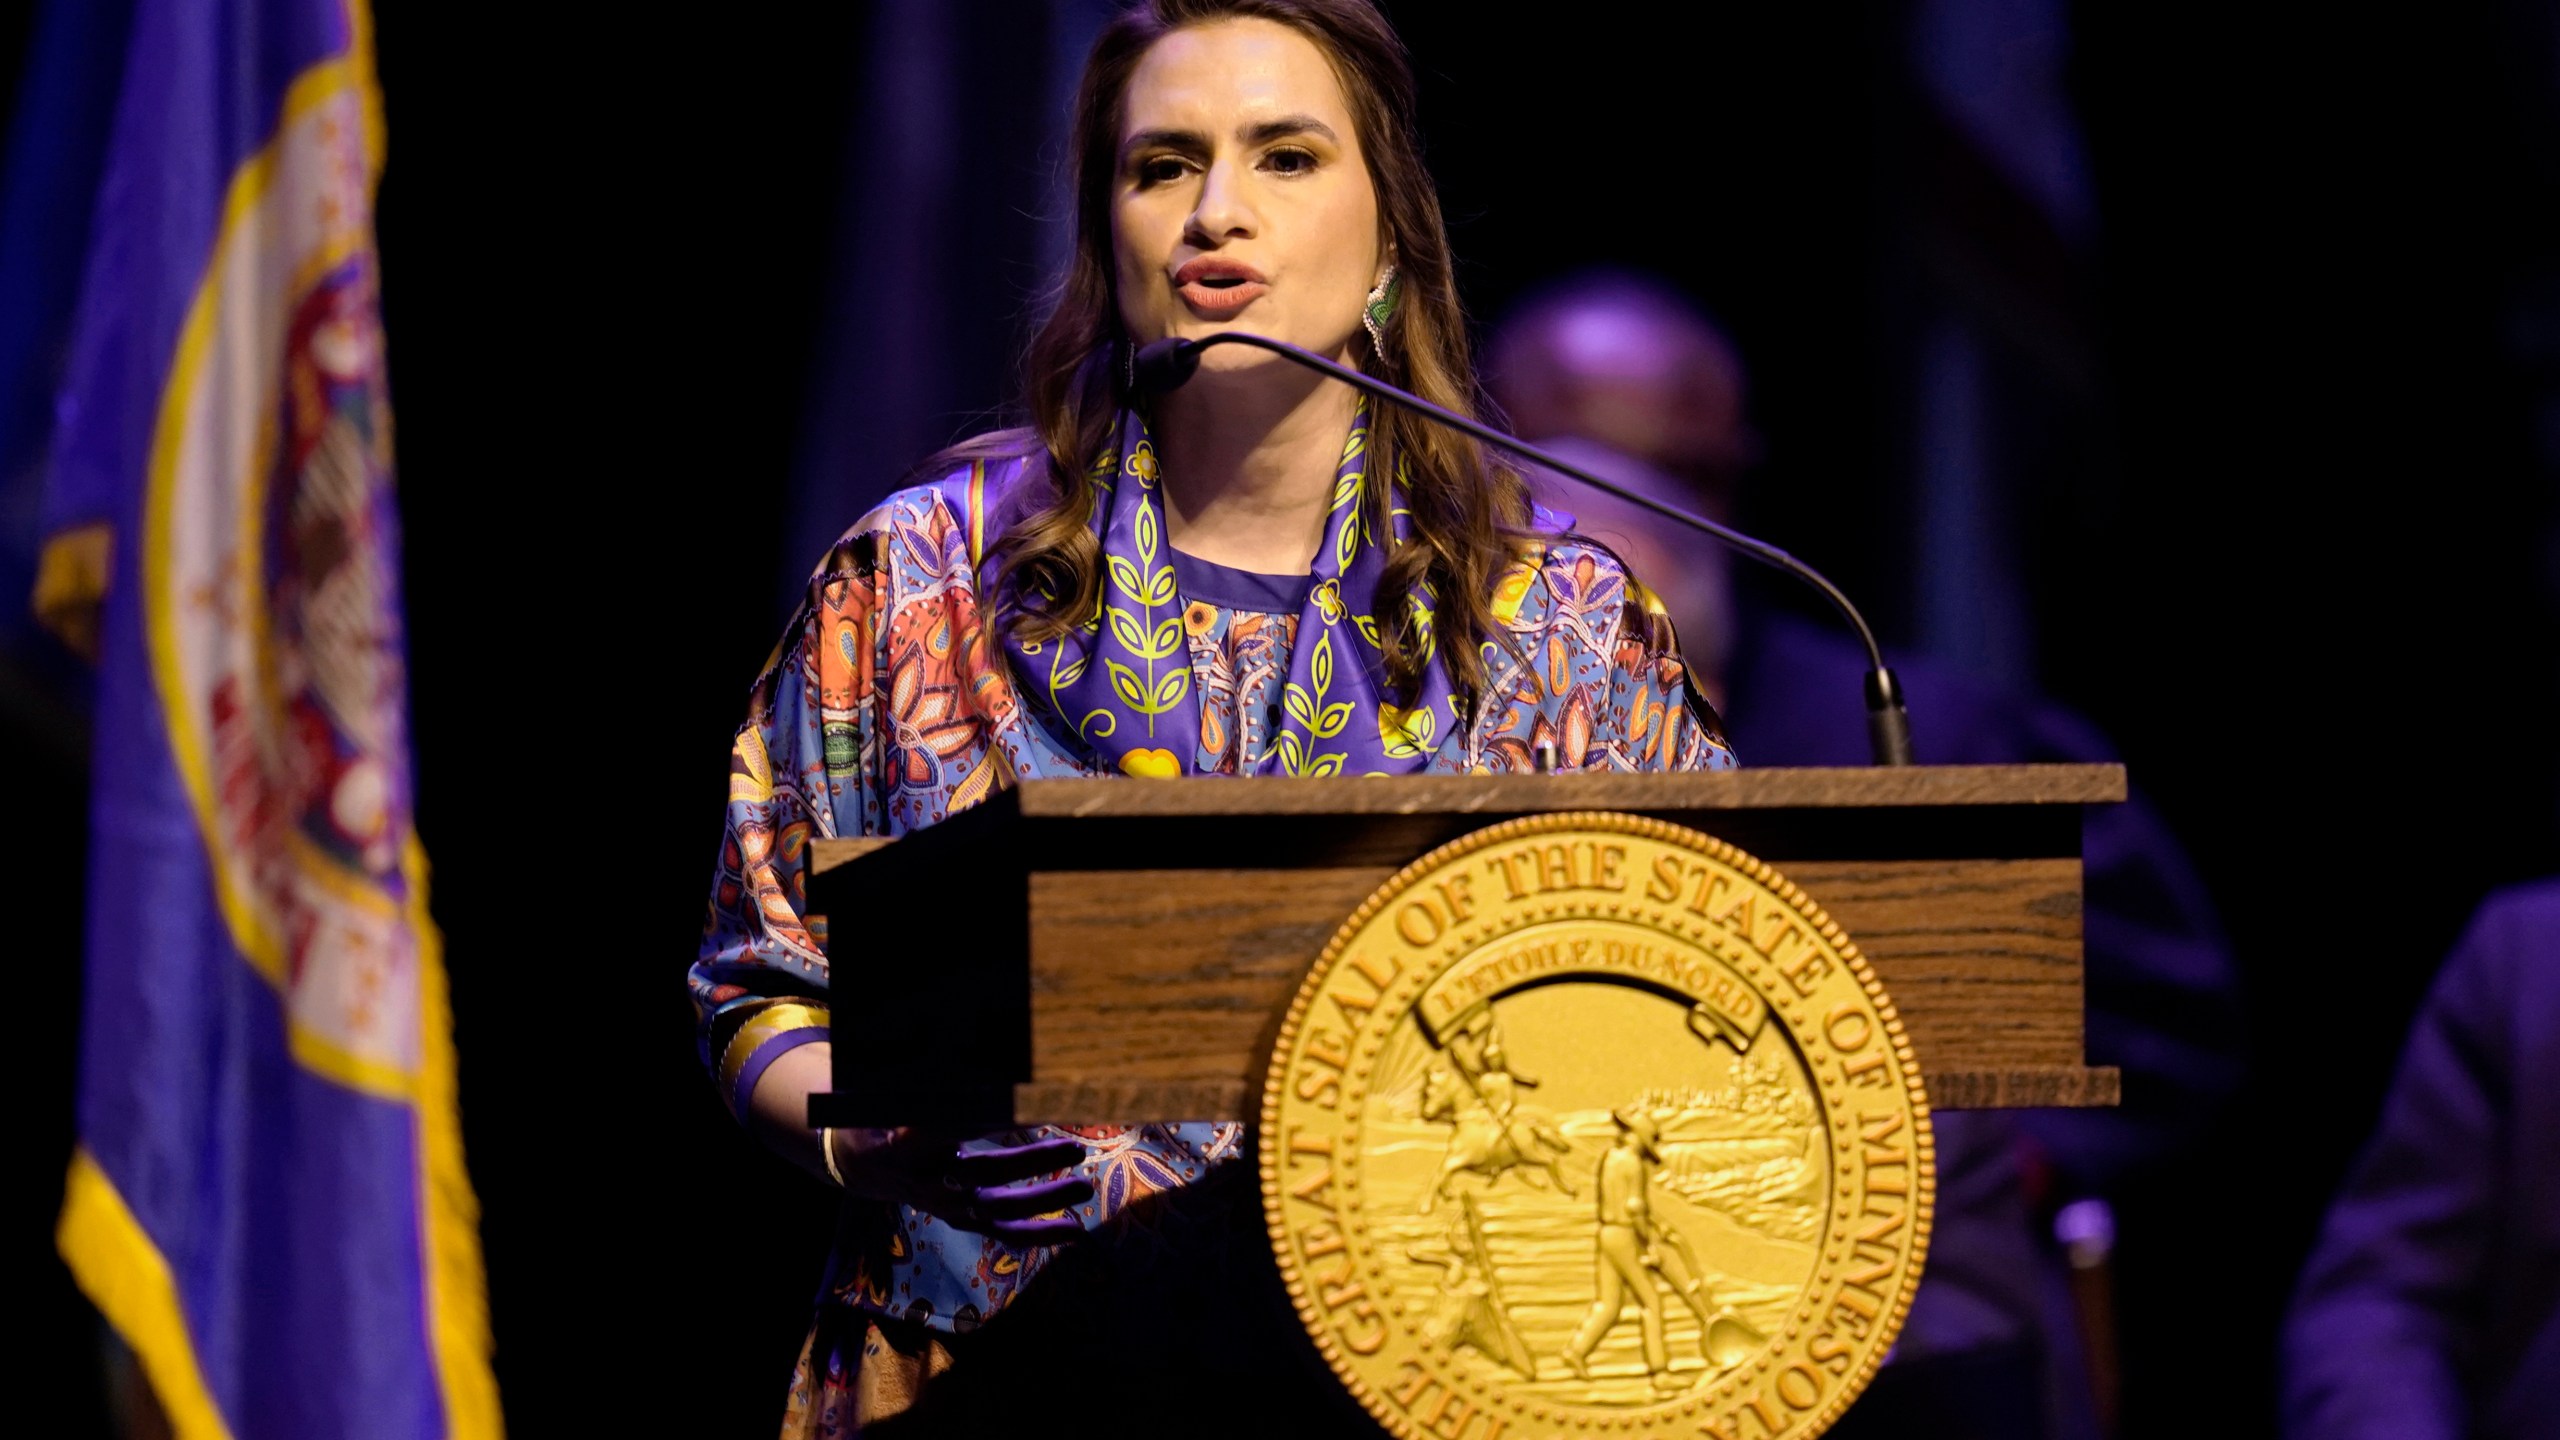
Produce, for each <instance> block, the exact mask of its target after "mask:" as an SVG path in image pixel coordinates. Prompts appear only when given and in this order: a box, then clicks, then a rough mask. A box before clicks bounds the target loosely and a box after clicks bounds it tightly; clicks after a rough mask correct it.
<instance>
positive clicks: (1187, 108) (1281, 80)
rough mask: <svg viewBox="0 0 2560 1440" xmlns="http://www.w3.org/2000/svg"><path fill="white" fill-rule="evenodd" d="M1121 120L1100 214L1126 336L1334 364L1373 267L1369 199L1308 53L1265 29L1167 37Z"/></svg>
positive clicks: (1218, 362) (1342, 114) (1335, 91)
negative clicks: (1261, 345)
mask: <svg viewBox="0 0 2560 1440" xmlns="http://www.w3.org/2000/svg"><path fill="white" fill-rule="evenodd" d="M1122 108H1123V112H1124V115H1123V119H1122V121H1121V127H1120V150H1119V165H1118V173H1117V174H1116V175H1115V176H1114V178H1113V182H1112V207H1111V217H1112V239H1113V249H1114V252H1115V255H1116V260H1117V265H1118V270H1119V283H1120V319H1121V322H1122V323H1123V324H1125V325H1126V326H1127V327H1128V330H1129V333H1130V334H1131V335H1132V336H1134V337H1136V338H1137V340H1138V342H1139V343H1140V344H1145V343H1146V342H1148V341H1151V340H1160V339H1163V338H1165V337H1167V336H1175V335H1179V336H1186V337H1198V336H1201V335H1208V334H1213V333H1215V332H1217V331H1220V330H1230V329H1233V330H1248V331H1251V332H1253V333H1255V334H1258V335H1266V336H1269V337H1271V338H1272V339H1275V340H1286V341H1288V342H1289V343H1291V344H1293V345H1300V346H1304V347H1305V348H1307V349H1309V350H1313V351H1315V352H1316V353H1317V354H1319V355H1327V356H1332V357H1335V358H1341V359H1348V358H1349V357H1350V356H1351V354H1352V352H1353V342H1354V341H1355V339H1361V338H1362V337H1361V335H1360V311H1361V308H1362V306H1363V305H1364V304H1366V302H1367V296H1368V292H1369V289H1370V287H1371V286H1373V285H1375V284H1376V283H1377V280H1378V274H1379V270H1380V269H1381V257H1380V254H1379V228H1378V197H1377V192H1376V191H1375V189H1373V188H1372V187H1371V185H1370V183H1369V167H1368V164H1367V162H1366V161H1365V160H1364V159H1363V158H1362V156H1361V153H1360V139H1359V136H1358V135H1357V134H1356V133H1355V132H1354V131H1353V129H1352V123H1351V107H1350V105H1349V104H1348V103H1346V102H1345V101H1344V99H1343V95H1342V86H1341V83H1340V82H1339V81H1338V80H1336V79H1335V78H1334V73H1333V66H1332V65H1330V64H1329V63H1327V62H1326V60H1325V57H1324V52H1323V51H1321V50H1319V49H1317V48H1316V45H1315V42H1313V41H1311V40H1309V39H1307V38H1306V37H1305V36H1304V35H1301V34H1300V33H1298V32H1297V31H1295V30H1292V29H1290V28H1289V27H1288V26H1286V25H1281V24H1278V23H1276V22H1273V21H1269V20H1227V21H1220V22H1218V23H1215V24H1210V25H1201V26H1195V27H1193V28H1190V29H1184V30H1177V31H1175V32H1174V33H1172V34H1170V35H1167V36H1166V37H1164V38H1163V39H1161V40H1159V41H1157V42H1156V43H1155V45H1154V46H1153V47H1152V48H1151V49H1149V50H1148V51H1147V53H1146V55H1145V57H1144V58H1143V59H1141V60H1140V61H1139V62H1138V68H1137V70H1136V71H1135V72H1134V73H1133V74H1132V75H1131V76H1130V79H1129V88H1128V93H1127V97H1126V99H1125V101H1124V103H1123V107H1122ZM1363 344H1364V345H1365V340H1363ZM1271 358H1272V357H1269V356H1267V355H1261V354H1258V353H1256V352H1252V351H1247V350H1244V349H1242V348H1241V347H1238V346H1222V347H1220V348H1219V349H1216V350H1213V351H1210V352H1209V353H1208V355H1206V356H1204V357H1203V359H1204V361H1205V362H1206V364H1207V366H1209V367H1211V368H1222V367H1224V366H1236V367H1242V366H1247V365H1254V364H1259V363H1266V362H1270V361H1271Z"/></svg>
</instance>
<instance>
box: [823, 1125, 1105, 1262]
mask: <svg viewBox="0 0 2560 1440" xmlns="http://www.w3.org/2000/svg"><path fill="white" fill-rule="evenodd" d="M827 1134H828V1139H829V1141H830V1143H832V1144H833V1145H834V1146H835V1160H836V1171H837V1173H839V1174H841V1175H842V1176H843V1177H844V1188H845V1190H846V1191H847V1192H848V1193H850V1194H855V1195H862V1196H866V1197H868V1198H870V1199H874V1200H886V1201H889V1202H891V1203H893V1204H898V1205H912V1206H914V1207H915V1208H917V1209H919V1210H922V1211H924V1212H926V1213H927V1214H930V1215H933V1216H934V1217H936V1218H938V1219H940V1220H942V1221H944V1222H945V1223H947V1224H949V1225H951V1226H953V1227H954V1228H957V1229H961V1230H971V1231H975V1232H977V1233H978V1234H981V1235H992V1236H994V1237H995V1238H997V1239H999V1240H1007V1241H1011V1242H1013V1243H1014V1244H1017V1245H1056V1244H1059V1243H1061V1242H1063V1241H1066V1240H1071V1239H1073V1238H1075V1237H1076V1236H1078V1235H1080V1234H1082V1233H1084V1224H1083V1222H1082V1221H1079V1220H1078V1219H1077V1218H1076V1217H1075V1214H1074V1209H1073V1207H1075V1206H1078V1205H1081V1204H1083V1203H1084V1202H1085V1201H1087V1200H1090V1199H1092V1198H1093V1185H1092V1182H1090V1181H1088V1180H1086V1179H1085V1178H1084V1177H1083V1176H1081V1175H1058V1173H1057V1172H1059V1171H1062V1170H1066V1169H1069V1168H1071V1167H1072V1166H1075V1165H1077V1164H1079V1163H1081V1162H1082V1161H1083V1159H1084V1146H1082V1145H1080V1144H1078V1143H1076V1142H1075V1141H1073V1140H1070V1139H1066V1138H1064V1137H1060V1138H1058V1139H1054V1140H1037V1141H1034V1142H1032V1143H1031V1144H1028V1145H1011V1146H1005V1147H1002V1148H999V1149H992V1150H963V1149H961V1148H960V1140H959V1138H958V1137H956V1136H951V1135H943V1134H935V1133H930V1132H926V1131H922V1130H916V1129H898V1130H831V1131H829V1132H827ZM1043 1175H1052V1176H1057V1178H1055V1179H1048V1180H1043V1179H1040V1178H1039V1177H1041V1176H1043Z"/></svg>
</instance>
